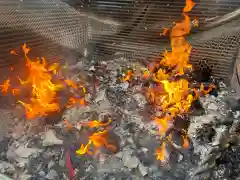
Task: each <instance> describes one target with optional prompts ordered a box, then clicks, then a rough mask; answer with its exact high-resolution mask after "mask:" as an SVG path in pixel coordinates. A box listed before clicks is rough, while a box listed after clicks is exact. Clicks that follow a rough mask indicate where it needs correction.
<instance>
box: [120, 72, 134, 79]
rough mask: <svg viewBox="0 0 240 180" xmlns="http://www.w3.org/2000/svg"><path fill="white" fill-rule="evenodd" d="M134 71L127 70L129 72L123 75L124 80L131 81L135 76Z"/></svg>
mask: <svg viewBox="0 0 240 180" xmlns="http://www.w3.org/2000/svg"><path fill="white" fill-rule="evenodd" d="M133 75H134V73H133V71H132V70H127V72H126V73H125V74H124V76H123V77H122V81H129V80H131V78H132V77H133Z"/></svg>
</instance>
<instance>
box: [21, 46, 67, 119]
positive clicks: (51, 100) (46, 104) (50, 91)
mask: <svg viewBox="0 0 240 180" xmlns="http://www.w3.org/2000/svg"><path fill="white" fill-rule="evenodd" d="M22 49H23V52H24V55H25V60H26V67H27V68H28V73H29V76H28V78H27V80H25V81H22V80H21V81H20V82H21V83H22V84H24V85H30V86H31V87H32V92H31V93H32V95H31V99H30V103H26V102H23V101H20V100H19V101H18V102H19V103H20V104H22V105H23V106H24V107H25V111H26V116H27V118H28V119H31V118H34V117H36V116H45V115H47V114H48V113H50V112H55V111H59V110H60V109H59V105H58V103H57V102H56V101H57V92H58V91H59V90H60V89H62V88H63V85H62V84H60V83H58V84H57V83H56V84H55V83H54V82H53V79H52V75H51V73H50V72H49V70H48V69H47V62H46V60H45V58H41V59H36V60H31V59H30V58H29V57H28V53H29V51H30V48H28V47H27V46H26V44H24V45H23V46H22ZM55 70H56V69H55Z"/></svg>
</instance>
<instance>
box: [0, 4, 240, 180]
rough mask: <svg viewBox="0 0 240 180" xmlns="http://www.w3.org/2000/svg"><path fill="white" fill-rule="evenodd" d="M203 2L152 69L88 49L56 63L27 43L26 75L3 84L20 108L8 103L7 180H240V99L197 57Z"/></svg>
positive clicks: (0, 152) (2, 144)
mask: <svg viewBox="0 0 240 180" xmlns="http://www.w3.org/2000/svg"><path fill="white" fill-rule="evenodd" d="M194 5H195V3H193V2H192V1H186V7H185V8H184V9H183V16H184V20H183V21H182V22H179V23H175V24H174V26H173V27H172V28H171V29H170V30H166V29H165V31H164V33H163V34H164V35H166V34H169V36H170V40H171V46H172V50H171V51H166V52H165V53H164V57H163V59H161V61H160V62H159V61H156V62H155V61H154V62H151V63H149V64H148V67H146V66H145V65H143V64H142V63H141V62H130V61H129V59H126V58H124V55H123V54H122V53H120V52H119V53H116V54H115V55H116V58H115V59H109V60H105V61H97V60H96V59H93V58H92V56H91V52H88V51H87V50H86V53H85V54H84V56H82V57H81V58H80V59H79V61H78V63H77V64H75V65H71V66H69V65H65V66H63V65H62V66H61V65H60V64H57V63H55V64H52V65H48V63H47V60H45V59H42V60H40V59H36V60H32V59H31V58H30V56H28V53H29V52H30V50H31V49H30V48H28V47H27V45H26V44H24V45H23V46H22V50H23V51H24V54H23V55H24V57H25V61H26V68H27V72H28V74H27V73H26V74H27V75H26V76H27V78H24V77H18V76H17V77H18V78H17V79H18V80H17V82H18V83H17V85H16V83H14V82H13V80H12V79H7V80H6V81H4V82H3V84H2V85H1V86H0V88H1V92H2V95H3V96H2V97H1V98H2V99H3V98H5V99H8V100H9V101H10V104H11V108H9V107H8V108H7V107H5V108H2V109H1V114H2V115H3V116H2V117H1V124H2V125H1V136H0V138H1V139H0V179H7V180H8V179H19V180H46V179H51V180H64V179H66V180H68V179H70V180H73V179H82V180H83V179H85V180H91V179H92V180H94V179H96V180H108V179H111V180H113V179H116V180H135V179H136V180H139V179H140V180H157V179H169V180H175V179H189V180H194V179H199V180H200V179H207V178H208V179H239V178H240V176H239V174H240V173H239V169H240V168H239V161H240V160H239V157H240V156H239V155H240V154H239V153H240V139H239V130H240V99H239V97H237V96H236V94H235V93H234V92H233V91H232V90H231V89H229V88H228V87H226V85H225V84H224V83H223V82H221V81H220V80H216V79H214V78H212V77H210V76H208V77H207V78H206V77H205V78H204V81H203V80H202V79H199V77H196V76H195V74H196V73H195V72H194V71H192V66H191V64H189V63H188V62H189V56H190V53H191V50H192V48H191V46H190V44H188V43H187V42H186V41H185V38H184V36H186V35H187V34H189V32H190V29H191V26H192V24H191V19H190V17H189V16H188V15H187V13H188V12H189V11H191V9H192V7H193V6H194ZM11 54H13V55H16V56H17V57H19V56H20V55H19V52H15V51H11ZM14 69H17V67H14V68H11V71H14ZM58 70H61V71H58ZM16 72H17V71H16ZM204 73H205V72H204ZM198 75H199V73H198ZM14 77H16V76H14ZM12 104H13V105H12Z"/></svg>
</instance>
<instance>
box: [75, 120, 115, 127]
mask: <svg viewBox="0 0 240 180" xmlns="http://www.w3.org/2000/svg"><path fill="white" fill-rule="evenodd" d="M111 122H112V120H111V119H109V120H108V122H100V121H97V120H93V121H88V122H83V123H80V124H81V125H82V126H88V127H90V128H94V127H103V126H108V125H109V124H110V123H111Z"/></svg>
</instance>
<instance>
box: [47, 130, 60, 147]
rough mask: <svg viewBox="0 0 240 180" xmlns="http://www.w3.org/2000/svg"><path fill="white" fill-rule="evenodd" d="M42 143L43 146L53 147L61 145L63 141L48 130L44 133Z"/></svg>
mask: <svg viewBox="0 0 240 180" xmlns="http://www.w3.org/2000/svg"><path fill="white" fill-rule="evenodd" d="M42 143H43V146H53V145H61V144H63V141H62V140H61V139H58V138H57V137H56V135H55V132H54V131H53V130H48V131H46V132H45V133H44V136H43V141H42Z"/></svg>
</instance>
